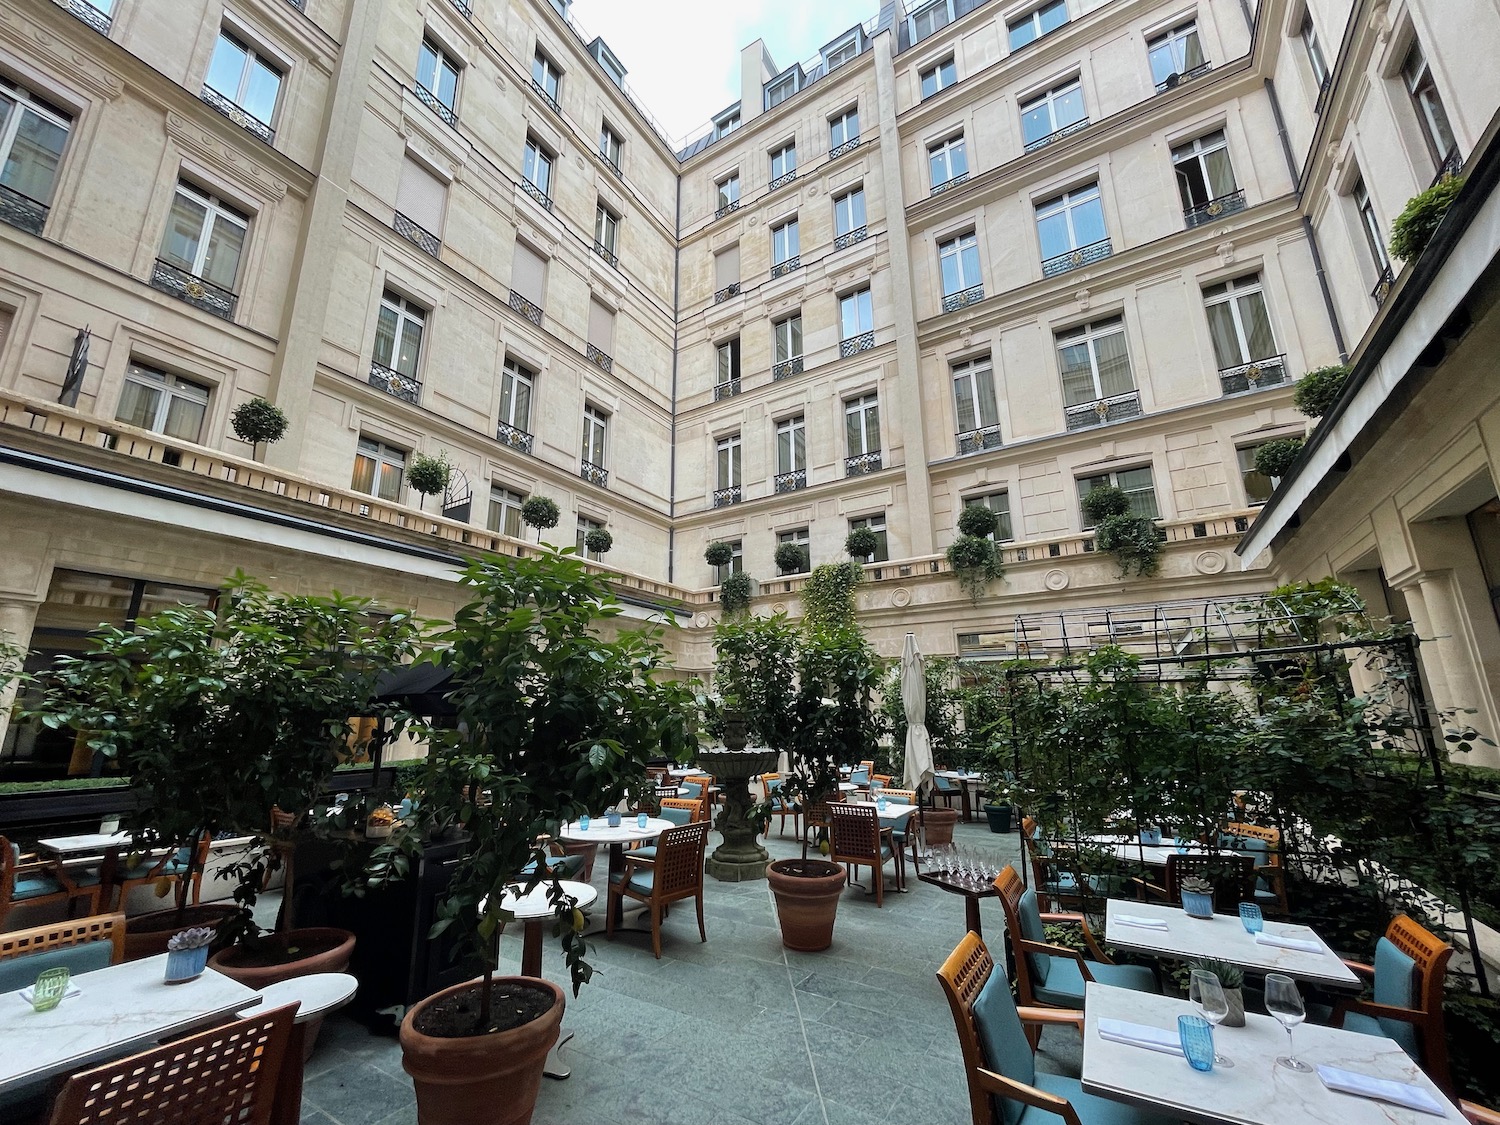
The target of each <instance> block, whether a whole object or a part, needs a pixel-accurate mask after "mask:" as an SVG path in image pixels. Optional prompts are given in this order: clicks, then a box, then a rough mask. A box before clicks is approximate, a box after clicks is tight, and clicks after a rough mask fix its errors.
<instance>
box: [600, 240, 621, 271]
mask: <svg viewBox="0 0 1500 1125" xmlns="http://www.w3.org/2000/svg"><path fill="white" fill-rule="evenodd" d="M594 253H595V254H598V255H599V257H601V258H603V259H604V260H605V261H606V262H608V263H609V264H610V265H612V266H614V267H615V269H619V268H620V255H618V254H616V253H615V252H614V250H612V249H611V248H610V247H608V246H606V245H605V244H604V243H602V242H598V241H596V242H595V243H594Z"/></svg>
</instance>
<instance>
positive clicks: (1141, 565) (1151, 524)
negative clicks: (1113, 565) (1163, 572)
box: [1094, 516, 1162, 578]
mask: <svg viewBox="0 0 1500 1125" xmlns="http://www.w3.org/2000/svg"><path fill="white" fill-rule="evenodd" d="M1094 542H1095V543H1096V544H1097V545H1098V547H1099V549H1100V550H1101V551H1104V552H1106V553H1107V554H1110V555H1113V556H1114V558H1115V561H1116V562H1118V563H1119V564H1120V577H1121V578H1126V577H1128V576H1129V574H1130V571H1131V568H1132V567H1133V568H1134V569H1135V572H1136V573H1137V574H1138V575H1140V576H1141V577H1142V578H1145V577H1148V576H1150V575H1152V574H1155V573H1156V571H1157V568H1158V567H1159V565H1160V563H1161V544H1162V531H1161V528H1159V527H1157V526H1156V521H1155V520H1148V519H1146V518H1144V517H1142V516H1107V517H1106V518H1104V519H1102V520H1100V521H1099V522H1098V523H1097V524H1096V525H1095V526H1094Z"/></svg>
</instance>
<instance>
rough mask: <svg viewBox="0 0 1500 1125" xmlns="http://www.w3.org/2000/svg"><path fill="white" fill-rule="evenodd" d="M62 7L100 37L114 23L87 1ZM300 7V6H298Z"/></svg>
mask: <svg viewBox="0 0 1500 1125" xmlns="http://www.w3.org/2000/svg"><path fill="white" fill-rule="evenodd" d="M61 6H62V7H64V8H66V9H67V10H68V11H69V12H70V13H72V15H73V16H75V17H76V18H77V19H80V20H82V21H83V22H84V23H86V24H88V25H89V26H90V27H92V28H93V29H94V30H95V31H97V32H98V33H99V34H100V35H108V34H109V29H110V27H111V26H112V25H113V23H114V17H113V16H111V15H109V14H108V13H107V12H101V11H100V10H99V9H98V8H96V7H94V6H93V5H92V4H90V3H89V2H88V0H63V2H62V4H61ZM299 7H300V5H299Z"/></svg>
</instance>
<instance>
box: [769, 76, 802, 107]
mask: <svg viewBox="0 0 1500 1125" xmlns="http://www.w3.org/2000/svg"><path fill="white" fill-rule="evenodd" d="M799 73H800V72H799V71H798V70H795V69H794V70H793V71H792V72H791V73H789V74H787V75H785V76H784V77H782V78H778V79H776V80H775V81H773V82H770V83H768V84H767V86H766V108H767V109H772V108H774V107H776V106H778V105H780V104H781V103H782V102H784V101H786V100H787V98H789V97H791V96H792V95H793V94H795V93H796V92H797V90H798V88H799V85H798V82H797V79H798V76H799Z"/></svg>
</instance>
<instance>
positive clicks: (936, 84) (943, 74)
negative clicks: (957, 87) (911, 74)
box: [921, 55, 958, 100]
mask: <svg viewBox="0 0 1500 1125" xmlns="http://www.w3.org/2000/svg"><path fill="white" fill-rule="evenodd" d="M921 78H922V98H923V99H924V100H925V99H927V98H930V97H932V95H933V94H936V93H937V92H938V91H939V90H946V89H947V88H948V87H949V86H951V85H953V84H954V83H955V82H957V81H958V71H957V70H956V69H955V68H954V66H953V56H952V55H949V56H948V57H947V58H946V59H944V60H943V61H942V62H940V63H934V64H933V65H932V66H930V67H928V68H927V69H926V70H924V71H923V72H922V75H921Z"/></svg>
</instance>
